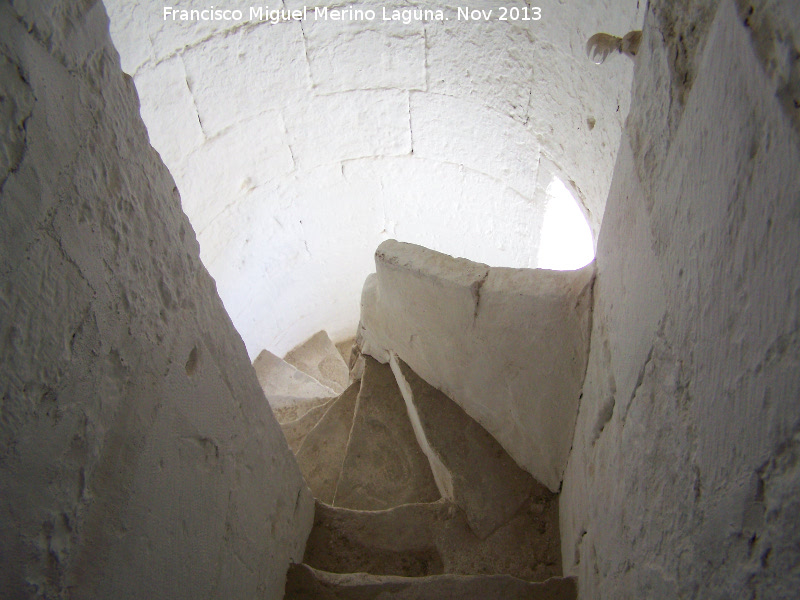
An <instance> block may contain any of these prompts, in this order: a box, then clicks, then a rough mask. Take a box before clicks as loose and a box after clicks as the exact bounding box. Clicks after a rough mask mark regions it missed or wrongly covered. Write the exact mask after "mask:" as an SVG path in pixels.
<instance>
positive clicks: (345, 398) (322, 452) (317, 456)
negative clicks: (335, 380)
mask: <svg viewBox="0 0 800 600" xmlns="http://www.w3.org/2000/svg"><path fill="white" fill-rule="evenodd" d="M359 389H360V384H359V383H358V382H356V383H354V384H352V385H351V386H350V387H349V388H347V389H346V390H345V391H344V392H343V393H342V395H341V396H339V397H338V398H337V399H336V400H334V402H333V403H332V404H331V405H330V408H328V410H327V411H326V412H325V415H324V416H323V417H322V419H320V421H319V422H318V423H317V425H316V426H315V427H314V428H313V429H312V430H311V431H310V432H309V433H308V435H306V438H305V440H304V441H303V443H302V445H301V446H300V449H299V450H298V451H297V464H298V465H300V470H301V471H302V472H303V476H304V477H305V479H306V482H307V483H308V487H309V488H311V492H312V493H313V494H314V497H315V498H318V499H319V500H321V501H322V502H327V503H328V504H330V503H332V502H333V499H334V495H335V493H336V486H337V484H338V482H339V477H340V474H341V472H342V463H343V462H344V458H345V454H346V452H347V444H348V440H349V439H350V430H351V429H352V426H353V414H354V413H355V408H356V400H357V397H358V393H359Z"/></svg>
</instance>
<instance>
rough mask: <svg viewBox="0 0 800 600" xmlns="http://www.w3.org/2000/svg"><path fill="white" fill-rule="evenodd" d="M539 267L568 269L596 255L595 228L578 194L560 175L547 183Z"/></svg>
mask: <svg viewBox="0 0 800 600" xmlns="http://www.w3.org/2000/svg"><path fill="white" fill-rule="evenodd" d="M546 202H547V203H546V204H545V209H544V222H543V224H542V237H541V241H540V244H539V256H538V263H539V264H538V267H539V268H541V269H553V270H559V271H568V270H572V269H580V268H581V267H582V266H584V265H586V264H588V263H589V262H591V260H592V259H593V258H594V244H593V243H592V231H591V229H589V224H588V223H587V222H586V218H585V217H584V216H583V213H582V212H581V209H580V208H578V203H577V201H576V200H575V197H574V196H573V195H572V193H571V192H570V191H569V190H568V189H567V186H565V185H564V183H563V182H562V181H561V180H560V179H559V178H558V177H553V180H552V181H551V182H550V184H549V185H548V186H547V200H546Z"/></svg>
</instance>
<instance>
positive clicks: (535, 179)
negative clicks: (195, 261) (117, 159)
mask: <svg viewBox="0 0 800 600" xmlns="http://www.w3.org/2000/svg"><path fill="white" fill-rule="evenodd" d="M106 4H107V6H108V8H109V12H110V15H111V20H112V36H113V39H114V42H115V44H116V46H117V48H118V49H119V51H120V54H121V55H122V61H123V69H124V70H125V71H127V72H129V73H131V74H132V75H133V76H134V80H135V83H136V86H137V89H138V91H139V95H140V98H141V103H142V116H143V119H144V120H145V122H146V124H147V126H148V131H149V133H150V137H151V141H152V143H153V145H154V146H155V147H156V148H157V149H158V150H159V152H160V153H161V155H162V157H163V159H164V161H165V163H166V164H167V166H168V167H169V169H170V171H171V172H172V174H173V175H174V177H175V179H176V181H177V183H178V187H179V189H180V192H181V196H182V199H183V203H184V208H185V210H186V212H187V214H188V215H189V217H190V219H191V221H192V225H193V227H194V228H195V230H196V231H197V235H198V240H199V241H200V246H201V257H202V259H203V262H204V264H205V265H206V266H207V267H208V269H209V271H210V273H211V274H212V276H213V277H214V278H215V280H216V282H217V286H218V290H219V293H220V296H221V297H222V299H223V301H224V302H225V306H226V307H227V309H228V312H229V313H230V315H231V318H232V320H233V322H234V324H235V325H236V327H237V329H238V330H239V332H240V333H241V334H242V336H243V338H244V341H245V344H246V345H247V348H248V351H249V353H250V355H251V358H252V357H254V356H255V355H256V354H257V353H258V352H259V351H260V350H261V349H262V348H267V349H270V350H271V351H273V352H275V353H277V354H282V353H284V352H285V351H287V350H288V349H290V348H291V347H292V346H293V345H294V344H296V343H298V342H300V341H302V340H303V339H305V338H306V337H308V336H309V335H311V334H312V333H314V332H315V331H317V330H318V329H323V328H324V329H327V330H328V331H329V332H330V333H331V335H332V336H333V337H334V338H339V337H346V336H350V335H353V334H354V333H355V328H356V325H357V322H358V310H359V296H360V290H361V286H362V285H363V282H364V279H365V277H366V276H367V274H369V273H370V272H371V271H372V269H373V264H372V254H373V252H374V250H375V248H376V247H377V245H378V244H379V243H380V242H381V241H383V240H385V239H388V238H395V239H399V240H401V241H407V242H413V243H417V244H421V245H424V246H427V247H430V248H433V249H435V250H439V251H442V252H445V253H448V254H451V255H454V256H464V257H467V258H469V259H471V260H476V261H480V262H484V263H487V264H490V265H494V266H516V267H531V266H536V257H537V250H538V239H539V238H538V234H539V228H540V227H541V223H542V213H543V206H544V203H543V198H544V190H546V188H547V186H548V184H549V183H550V181H551V178H552V175H554V174H556V175H557V176H559V177H560V178H561V179H563V180H564V182H565V183H567V185H569V186H570V187H571V189H572V190H573V191H574V192H575V194H576V195H577V196H578V198H579V199H580V200H581V201H582V205H583V208H584V210H585V211H586V214H587V216H588V220H589V223H590V225H591V227H592V229H593V231H594V232H595V234H596V232H597V230H598V228H599V224H600V221H601V218H602V214H603V210H604V205H605V198H606V196H607V191H608V185H609V181H610V176H611V170H612V166H613V164H614V160H615V157H616V149H617V146H618V143H619V135H620V130H621V124H622V122H623V119H624V116H625V115H626V114H627V109H628V100H629V90H630V81H631V79H630V78H631V72H632V63H631V62H630V61H629V60H628V59H626V58H625V57H623V56H615V57H613V58H610V59H609V60H608V61H607V62H606V64H604V65H603V66H602V67H596V66H595V65H593V64H591V63H590V62H589V61H588V59H587V58H586V56H585V54H584V45H585V43H586V40H587V39H588V37H589V36H591V35H592V34H593V33H595V32H597V31H609V32H611V33H615V34H618V35H622V34H624V33H626V32H627V31H628V30H630V29H636V28H638V27H639V23H641V18H642V14H643V9H644V7H643V6H642V7H641V8H639V7H638V6H637V3H636V2H621V1H619V0H604V1H594V2H583V3H571V2H570V3H561V2H555V1H549V2H542V3H539V4H540V6H541V8H542V18H541V20H539V21H535V22H534V21H527V22H524V21H517V22H501V21H498V20H497V18H498V17H499V16H501V13H500V12H499V7H500V6H501V4H502V6H505V7H516V8H518V9H520V8H527V7H528V6H529V5H528V4H526V3H524V2H519V1H512V2H507V3H496V2H473V3H470V8H472V9H483V10H492V11H493V12H492V16H491V18H490V19H489V20H486V21H484V20H479V21H470V22H465V21H463V20H462V21H459V20H458V19H457V11H456V8H457V6H463V4H459V3H448V2H418V3H414V4H413V7H416V8H423V9H424V8H427V9H441V10H443V11H444V12H443V15H444V19H448V20H444V19H443V20H441V21H439V20H435V19H434V20H430V19H428V20H421V21H420V20H411V22H410V23H408V24H403V23H402V22H384V21H382V20H381V17H382V9H383V8H386V9H387V11H389V12H391V10H392V9H393V8H396V6H395V5H394V4H393V3H392V1H391V0H388V1H387V2H366V3H361V4H352V5H342V4H339V5H338V6H339V7H342V6H346V7H349V6H352V7H354V8H373V9H375V10H376V19H375V20H374V21H368V20H354V21H352V22H350V21H348V22H333V21H330V20H328V21H325V20H323V19H316V18H314V9H315V7H316V6H324V5H325V3H319V2H317V3H314V2H308V3H305V6H307V7H308V8H309V11H310V12H309V13H308V14H307V16H306V18H305V19H303V20H302V21H297V20H289V21H284V22H280V23H276V24H273V23H269V22H258V21H251V20H249V7H250V3H245V2H228V3H226V4H225V8H231V9H232V8H235V7H237V6H241V7H242V9H243V11H244V19H243V20H242V21H240V22H225V21H215V22H206V23H181V22H179V21H177V22H173V21H169V20H168V21H165V20H164V19H163V13H162V10H163V5H164V4H163V3H162V2H155V1H149V2H140V3H136V4H135V5H132V4H131V3H130V2H124V1H120V0H106ZM303 5H304V3H303V2H300V1H298V0H286V1H285V2H284V3H283V4H278V5H276V6H275V7H273V8H288V9H296V8H302V6H303ZM330 6H331V7H334V6H336V4H334V3H331V4H330ZM397 6H400V7H401V8H409V5H408V4H407V3H402V4H398V5H397ZM174 7H175V8H176V9H180V8H193V7H194V8H207V6H206V3H203V2H180V3H178V2H176V3H174ZM528 14H529V16H532V14H533V13H530V12H529V13H528ZM540 164H545V165H547V168H545V169H544V171H542V170H540V168H539V167H540Z"/></svg>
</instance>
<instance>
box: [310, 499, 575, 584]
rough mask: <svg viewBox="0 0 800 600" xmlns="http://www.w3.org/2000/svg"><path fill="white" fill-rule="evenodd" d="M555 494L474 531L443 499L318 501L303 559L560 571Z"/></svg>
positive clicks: (389, 568) (339, 569) (345, 567)
mask: <svg viewBox="0 0 800 600" xmlns="http://www.w3.org/2000/svg"><path fill="white" fill-rule="evenodd" d="M560 554H561V547H560V538H559V535H558V502H557V498H556V497H555V496H554V495H552V494H550V493H546V494H544V495H543V496H542V497H540V498H536V499H531V500H529V503H528V504H527V505H526V506H524V507H522V508H521V510H520V511H518V513H517V514H516V515H514V516H513V518H511V519H510V520H509V521H508V522H507V523H506V524H505V525H504V526H503V527H501V528H500V529H498V530H497V531H495V532H494V533H493V534H492V535H490V536H488V537H487V538H486V539H483V540H481V539H479V538H478V537H477V536H476V535H475V534H474V533H473V532H472V530H471V529H470V526H469V524H468V523H467V520H466V518H465V516H464V513H463V511H461V510H460V509H459V508H458V507H457V506H456V505H454V504H452V503H451V502H449V501H447V500H444V499H443V500H440V501H438V502H434V503H428V504H407V505H404V506H399V507H396V508H391V509H388V510H383V511H357V510H347V509H343V508H333V507H330V506H326V505H324V504H320V503H319V502H318V503H317V506H316V510H315V515H314V527H313V528H312V530H311V534H310V535H309V538H308V541H307V542H306V553H305V555H304V557H303V563H304V564H307V565H309V566H311V567H314V568H315V569H320V570H323V571H328V572H332V573H371V574H373V575H402V576H405V577H414V576H423V575H434V574H440V573H457V574H463V575H467V574H473V575H477V574H481V575H491V574H506V575H513V576H515V577H519V578H520V579H525V580H527V581H544V580H545V579H548V578H550V577H555V576H560V575H561V556H560Z"/></svg>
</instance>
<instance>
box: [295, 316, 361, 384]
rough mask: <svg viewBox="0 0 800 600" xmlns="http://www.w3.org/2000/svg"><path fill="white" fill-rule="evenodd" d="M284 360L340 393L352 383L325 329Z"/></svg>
mask: <svg viewBox="0 0 800 600" xmlns="http://www.w3.org/2000/svg"><path fill="white" fill-rule="evenodd" d="M283 360H285V361H286V362H287V363H289V364H290V365H292V366H293V367H295V368H297V369H299V370H301V371H303V372H304V373H306V374H308V375H310V376H311V377H313V378H314V379H316V380H317V381H319V382H320V383H321V384H322V385H325V386H327V387H329V388H331V389H332V390H334V391H335V392H336V393H338V394H341V393H342V392H343V391H344V390H345V388H346V387H347V386H348V384H349V383H350V371H349V370H348V368H347V365H346V364H345V362H344V360H342V358H341V355H340V354H339V350H338V349H337V348H336V346H334V344H333V342H332V341H331V338H329V337H328V334H327V332H325V331H318V332H317V333H315V334H314V335H313V336H311V337H310V338H309V339H307V340H306V341H305V342H303V343H302V344H300V345H298V346H296V347H294V348H293V349H292V350H290V351H289V352H288V353H287V354H286V356H284V357H283Z"/></svg>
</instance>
